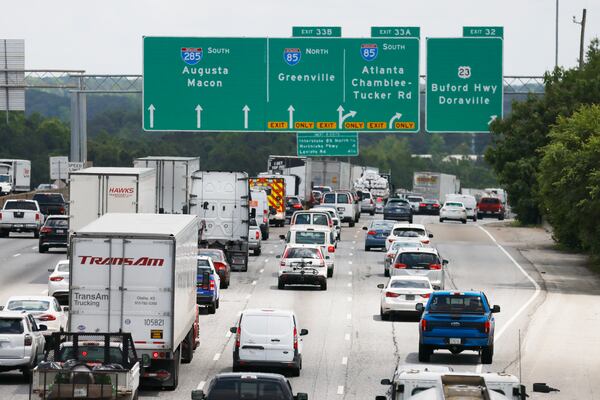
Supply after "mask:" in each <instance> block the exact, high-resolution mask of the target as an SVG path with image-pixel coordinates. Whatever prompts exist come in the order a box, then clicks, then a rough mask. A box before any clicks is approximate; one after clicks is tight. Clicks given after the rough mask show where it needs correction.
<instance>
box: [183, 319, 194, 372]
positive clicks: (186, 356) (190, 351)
mask: <svg viewBox="0 0 600 400" xmlns="http://www.w3.org/2000/svg"><path fill="white" fill-rule="evenodd" d="M181 347H182V349H181V363H182V364H189V363H191V362H192V360H193V359H194V327H192V329H190V331H189V332H188V334H187V336H186V337H185V340H184V341H183V343H181Z"/></svg>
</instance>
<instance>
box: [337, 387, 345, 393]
mask: <svg viewBox="0 0 600 400" xmlns="http://www.w3.org/2000/svg"><path fill="white" fill-rule="evenodd" d="M337 394H344V387H343V386H338V390H337Z"/></svg>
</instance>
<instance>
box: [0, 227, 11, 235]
mask: <svg viewBox="0 0 600 400" xmlns="http://www.w3.org/2000/svg"><path fill="white" fill-rule="evenodd" d="M9 233H10V232H9V231H6V230H4V229H0V237H8V235H9Z"/></svg>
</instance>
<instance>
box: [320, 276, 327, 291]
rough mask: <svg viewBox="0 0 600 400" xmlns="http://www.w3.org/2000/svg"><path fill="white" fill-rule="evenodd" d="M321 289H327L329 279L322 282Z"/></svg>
mask: <svg viewBox="0 0 600 400" xmlns="http://www.w3.org/2000/svg"><path fill="white" fill-rule="evenodd" d="M321 290H327V279H325V280H324V281H323V282H321Z"/></svg>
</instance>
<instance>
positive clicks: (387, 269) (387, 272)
mask: <svg viewBox="0 0 600 400" xmlns="http://www.w3.org/2000/svg"><path fill="white" fill-rule="evenodd" d="M383 276H385V277H386V278H387V277H389V276H390V269H389V268H383Z"/></svg>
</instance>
